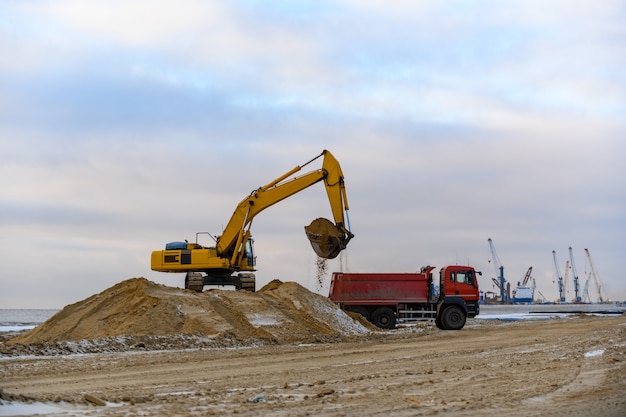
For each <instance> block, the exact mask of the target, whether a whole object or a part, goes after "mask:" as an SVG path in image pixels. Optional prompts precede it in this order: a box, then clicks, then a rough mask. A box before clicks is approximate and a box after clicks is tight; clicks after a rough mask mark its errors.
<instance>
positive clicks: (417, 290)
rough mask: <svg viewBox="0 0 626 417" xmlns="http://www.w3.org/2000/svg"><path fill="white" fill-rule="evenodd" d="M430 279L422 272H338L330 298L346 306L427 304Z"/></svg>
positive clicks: (331, 286)
mask: <svg viewBox="0 0 626 417" xmlns="http://www.w3.org/2000/svg"><path fill="white" fill-rule="evenodd" d="M428 287H429V285H428V278H427V276H426V274H422V273H343V272H334V273H333V275H332V279H331V283H330V293H329V298H330V299H331V301H333V302H335V303H342V304H344V305H350V304H361V305H362V304H366V305H382V304H394V305H395V304H398V303H425V302H427V301H428Z"/></svg>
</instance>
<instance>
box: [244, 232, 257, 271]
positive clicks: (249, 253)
mask: <svg viewBox="0 0 626 417" xmlns="http://www.w3.org/2000/svg"><path fill="white" fill-rule="evenodd" d="M253 243H254V241H253V240H252V238H250V239H248V241H247V242H246V249H245V252H244V256H245V257H246V260H247V262H248V266H255V265H256V257H255V256H254V249H253V247H252V246H253Z"/></svg>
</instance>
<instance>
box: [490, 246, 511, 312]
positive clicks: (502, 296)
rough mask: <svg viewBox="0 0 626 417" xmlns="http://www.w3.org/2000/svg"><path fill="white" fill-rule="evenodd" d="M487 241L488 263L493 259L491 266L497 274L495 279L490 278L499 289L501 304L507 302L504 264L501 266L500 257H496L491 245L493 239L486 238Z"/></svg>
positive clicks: (494, 249)
mask: <svg viewBox="0 0 626 417" xmlns="http://www.w3.org/2000/svg"><path fill="white" fill-rule="evenodd" d="M487 242H488V243H489V252H490V258H489V261H488V262H489V263H491V262H492V261H493V266H494V268H495V270H496V274H497V275H498V279H497V280H496V279H495V278H492V280H493V282H494V284H496V286H497V287H498V288H499V289H500V302H501V303H502V304H505V303H507V302H508V301H509V300H508V297H507V294H506V290H505V288H506V286H505V284H506V279H504V266H502V263H501V262H500V258H498V254H497V253H496V248H495V247H494V246H493V240H491V238H489V239H487Z"/></svg>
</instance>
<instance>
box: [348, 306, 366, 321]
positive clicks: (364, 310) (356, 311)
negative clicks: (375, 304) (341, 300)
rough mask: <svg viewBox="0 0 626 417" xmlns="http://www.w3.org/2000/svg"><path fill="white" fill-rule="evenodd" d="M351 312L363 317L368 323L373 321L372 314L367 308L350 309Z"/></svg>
mask: <svg viewBox="0 0 626 417" xmlns="http://www.w3.org/2000/svg"><path fill="white" fill-rule="evenodd" d="M349 311H352V312H353V313H357V314H360V315H362V316H363V317H364V318H365V320H367V321H370V320H371V317H370V312H369V310H368V309H367V308H365V307H350V309H349Z"/></svg>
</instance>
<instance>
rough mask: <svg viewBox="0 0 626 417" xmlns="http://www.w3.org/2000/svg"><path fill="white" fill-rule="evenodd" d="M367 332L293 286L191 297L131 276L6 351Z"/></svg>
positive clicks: (272, 339)
mask: <svg viewBox="0 0 626 417" xmlns="http://www.w3.org/2000/svg"><path fill="white" fill-rule="evenodd" d="M367 332H369V329H368V328H366V327H365V326H363V325H362V324H361V323H360V322H358V321H355V320H354V319H353V318H351V317H350V316H348V315H347V314H345V313H344V312H343V311H342V310H340V309H339V308H338V307H337V306H336V305H335V304H333V303H332V302H331V301H330V300H328V299H327V298H326V297H323V296H321V295H319V294H315V293H312V292H310V291H308V290H307V289H305V288H304V287H302V286H300V285H299V284H296V283H293V282H287V283H282V282H280V281H273V282H271V283H270V284H268V285H266V286H265V287H264V288H263V289H261V290H260V291H259V292H256V293H251V292H248V291H229V290H209V291H205V292H204V293H196V292H193V291H188V290H183V289H179V288H172V287H167V286H164V285H159V284H155V283H153V282H151V281H148V280H147V279H145V278H132V279H129V280H126V281H123V282H120V283H119V284H117V285H115V286H113V287H111V288H109V289H107V290H105V291H103V292H101V293H99V294H96V295H93V296H91V297H89V298H87V299H85V300H83V301H79V302H77V303H75V304H71V305H68V306H66V307H65V308H64V309H63V310H61V311H59V312H58V313H57V314H56V315H54V316H53V317H51V318H50V319H49V320H47V321H46V322H45V323H42V324H41V325H40V326H38V327H36V328H34V329H33V330H31V331H29V332H26V333H24V334H22V335H19V336H17V337H15V338H13V339H11V340H9V341H7V345H33V344H50V343H61V342H68V341H74V342H78V341H85V340H99V339H106V340H111V339H112V338H118V340H119V338H120V337H122V338H123V337H132V338H134V340H135V343H136V340H137V338H141V337H159V338H161V339H162V338H163V337H168V336H171V337H181V336H185V337H200V338H203V339H204V340H207V339H211V340H228V341H229V345H233V344H239V345H250V344H258V343H269V344H272V343H290V342H306V343H310V342H315V341H323V340H329V339H333V338H342V337H345V336H351V335H356V334H364V333H367ZM187 340H188V339H187ZM183 344H184V343H183ZM174 347H182V346H174Z"/></svg>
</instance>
